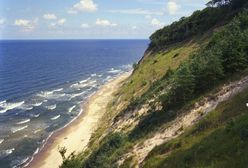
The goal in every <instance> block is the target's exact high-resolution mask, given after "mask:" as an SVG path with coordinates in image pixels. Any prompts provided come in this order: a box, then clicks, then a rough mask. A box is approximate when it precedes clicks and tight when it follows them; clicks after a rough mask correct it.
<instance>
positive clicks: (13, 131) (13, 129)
mask: <svg viewBox="0 0 248 168" xmlns="http://www.w3.org/2000/svg"><path fill="white" fill-rule="evenodd" d="M26 128H28V126H27V125H25V126H23V127H15V128H12V129H11V132H12V133H16V132H18V131H22V130H24V129H26Z"/></svg>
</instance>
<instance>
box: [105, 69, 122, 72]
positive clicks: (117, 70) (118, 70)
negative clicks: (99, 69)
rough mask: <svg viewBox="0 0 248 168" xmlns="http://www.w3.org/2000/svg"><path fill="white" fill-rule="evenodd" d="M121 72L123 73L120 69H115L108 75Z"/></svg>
mask: <svg viewBox="0 0 248 168" xmlns="http://www.w3.org/2000/svg"><path fill="white" fill-rule="evenodd" d="M119 72H121V70H120V69H114V68H111V69H110V70H109V71H108V73H119Z"/></svg>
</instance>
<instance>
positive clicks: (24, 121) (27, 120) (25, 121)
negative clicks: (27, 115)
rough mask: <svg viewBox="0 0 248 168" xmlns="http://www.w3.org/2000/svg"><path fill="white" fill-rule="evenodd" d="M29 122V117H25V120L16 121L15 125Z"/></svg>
mask: <svg viewBox="0 0 248 168" xmlns="http://www.w3.org/2000/svg"><path fill="white" fill-rule="evenodd" d="M28 122H30V119H26V120H23V121H20V122H18V123H16V124H17V125H21V124H25V123H28Z"/></svg>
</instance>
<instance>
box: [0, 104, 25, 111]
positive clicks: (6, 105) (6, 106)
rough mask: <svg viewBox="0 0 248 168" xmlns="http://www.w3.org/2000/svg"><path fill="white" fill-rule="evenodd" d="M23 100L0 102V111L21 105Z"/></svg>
mask: <svg viewBox="0 0 248 168" xmlns="http://www.w3.org/2000/svg"><path fill="white" fill-rule="evenodd" d="M24 103H25V102H24V101H21V102H15V103H7V102H6V101H3V102H1V104H0V109H1V110H0V113H5V112H7V111H9V110H12V109H15V108H18V107H20V106H21V105H23V104H24Z"/></svg>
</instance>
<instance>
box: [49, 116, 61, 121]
mask: <svg viewBox="0 0 248 168" xmlns="http://www.w3.org/2000/svg"><path fill="white" fill-rule="evenodd" d="M59 117H60V115H57V116H55V117H52V118H51V120H57V119H58V118H59Z"/></svg>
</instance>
